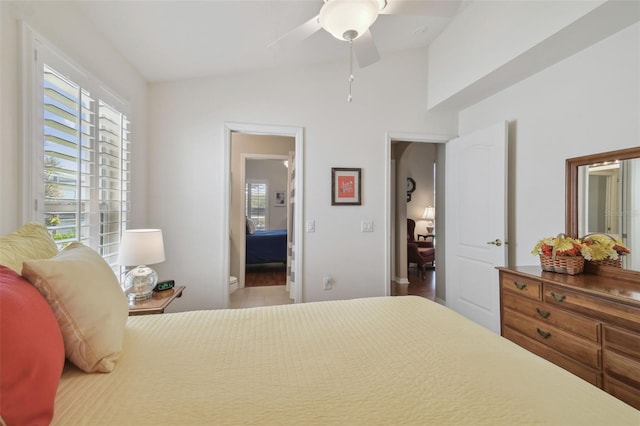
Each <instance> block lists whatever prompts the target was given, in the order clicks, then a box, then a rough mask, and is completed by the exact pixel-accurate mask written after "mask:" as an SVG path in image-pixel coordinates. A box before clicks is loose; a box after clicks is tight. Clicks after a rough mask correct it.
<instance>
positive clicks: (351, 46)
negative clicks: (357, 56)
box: [347, 40, 353, 102]
mask: <svg viewBox="0 0 640 426" xmlns="http://www.w3.org/2000/svg"><path fill="white" fill-rule="evenodd" d="M351 83H353V40H349V96H347V101H348V102H351V101H352V100H353V97H352V96H351Z"/></svg>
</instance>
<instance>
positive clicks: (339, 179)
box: [331, 167, 362, 206]
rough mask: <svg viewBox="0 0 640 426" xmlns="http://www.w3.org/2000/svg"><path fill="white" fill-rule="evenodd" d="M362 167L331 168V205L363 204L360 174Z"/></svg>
mask: <svg viewBox="0 0 640 426" xmlns="http://www.w3.org/2000/svg"><path fill="white" fill-rule="evenodd" d="M361 173H362V169H359V168H358V169H348V168H342V167H333V168H332V169H331V205H332V206H359V205H361V204H362V196H361V192H360V189H361V187H362V184H361V180H360V176H361Z"/></svg>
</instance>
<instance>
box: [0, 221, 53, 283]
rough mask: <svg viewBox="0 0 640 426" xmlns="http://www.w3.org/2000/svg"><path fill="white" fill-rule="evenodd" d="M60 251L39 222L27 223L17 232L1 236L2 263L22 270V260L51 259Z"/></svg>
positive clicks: (0, 262) (16, 269)
mask: <svg viewBox="0 0 640 426" xmlns="http://www.w3.org/2000/svg"><path fill="white" fill-rule="evenodd" d="M57 253H58V246H57V245H56V243H55V241H53V238H51V235H49V231H47V228H46V227H45V226H44V225H42V224H39V223H27V224H25V225H22V226H21V227H20V228H18V230H17V231H16V232H13V233H11V234H7V235H3V236H2V237H0V265H4V266H6V267H7V268H10V269H13V270H14V271H16V272H17V273H18V274H19V273H20V272H22V262H24V261H25V260H31V259H49V258H51V257H53V256H55V255H56V254H57Z"/></svg>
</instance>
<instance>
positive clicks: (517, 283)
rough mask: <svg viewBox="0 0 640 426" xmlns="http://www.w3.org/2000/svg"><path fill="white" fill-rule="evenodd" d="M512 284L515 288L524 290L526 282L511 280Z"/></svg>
mask: <svg viewBox="0 0 640 426" xmlns="http://www.w3.org/2000/svg"><path fill="white" fill-rule="evenodd" d="M513 285H515V286H516V288H517V289H518V290H524V289H525V288H527V285H526V284H520V283H519V282H517V281H514V282H513Z"/></svg>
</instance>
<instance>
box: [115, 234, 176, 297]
mask: <svg viewBox="0 0 640 426" xmlns="http://www.w3.org/2000/svg"><path fill="white" fill-rule="evenodd" d="M164 261H165V257H164V243H163V241H162V230H161V229H128V230H126V231H124V233H123V234H122V240H121V241H120V252H119V253H118V264H120V265H123V266H136V267H135V268H133V269H131V270H130V271H129V272H127V275H126V276H125V277H124V283H123V284H122V289H123V290H124V292H125V294H126V295H127V298H134V297H135V300H136V302H137V301H142V300H147V299H150V298H151V296H152V291H153V288H154V287H155V285H156V284H157V282H158V274H157V273H156V271H154V270H153V269H151V268H149V266H147V265H153V264H155V263H160V262H164Z"/></svg>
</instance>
